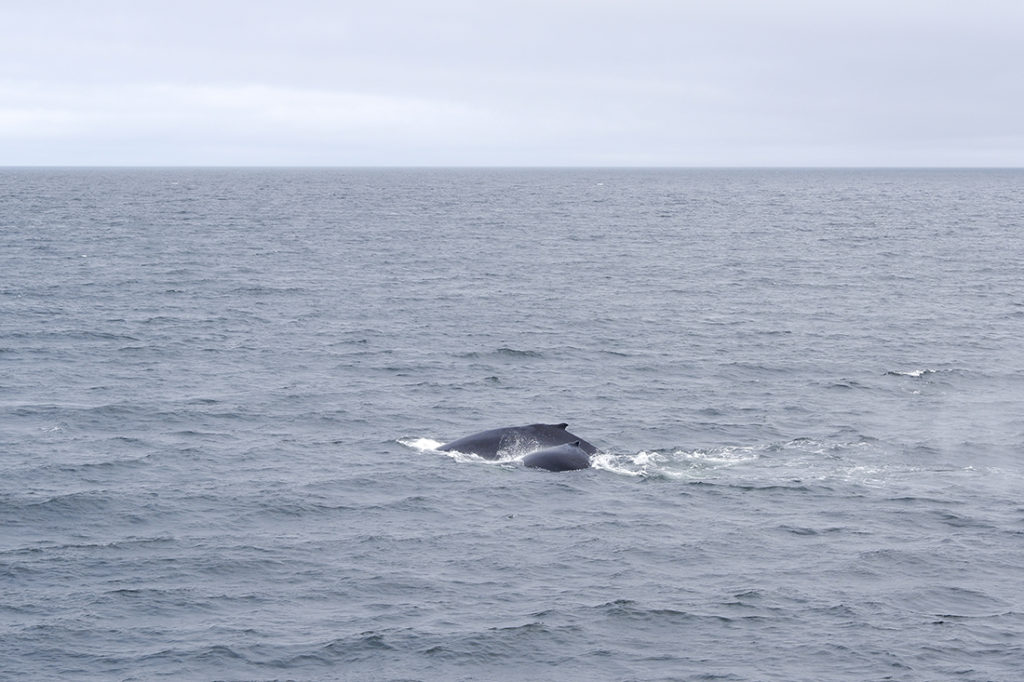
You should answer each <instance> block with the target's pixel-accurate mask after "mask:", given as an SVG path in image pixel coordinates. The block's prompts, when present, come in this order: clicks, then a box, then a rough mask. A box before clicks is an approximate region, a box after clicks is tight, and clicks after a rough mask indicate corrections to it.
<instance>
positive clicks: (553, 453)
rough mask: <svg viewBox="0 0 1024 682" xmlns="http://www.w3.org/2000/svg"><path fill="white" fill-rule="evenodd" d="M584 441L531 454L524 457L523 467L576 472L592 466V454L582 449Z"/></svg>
mask: <svg viewBox="0 0 1024 682" xmlns="http://www.w3.org/2000/svg"><path fill="white" fill-rule="evenodd" d="M581 445H582V441H575V442H573V443H566V444H564V445H556V446H555V447H553V448H544V449H543V450H538V451H537V452H531V453H530V454H528V455H527V456H526V457H523V465H524V466H528V467H533V468H535V469H547V470H548V471H575V470H577V469H586V468H587V467H589V466H590V454H591V453H589V452H587V451H586V450H584V449H583V448H582V447H581Z"/></svg>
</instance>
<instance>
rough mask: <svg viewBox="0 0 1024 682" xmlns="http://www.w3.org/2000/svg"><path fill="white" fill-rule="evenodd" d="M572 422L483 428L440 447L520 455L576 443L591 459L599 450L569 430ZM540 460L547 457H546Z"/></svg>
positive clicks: (489, 454) (488, 454)
mask: <svg viewBox="0 0 1024 682" xmlns="http://www.w3.org/2000/svg"><path fill="white" fill-rule="evenodd" d="M568 426H569V425H568V424H527V425H526V426H506V427H504V428H501V429H490V430H488V431H481V432H480V433H474V434H472V435H469V436H465V437H464V438H459V439H458V440H453V441H452V442H450V443H445V444H444V445H442V446H441V447H439V448H438V450H442V451H444V452H451V451H453V450H454V451H455V452H462V453H466V454H474V455H476V456H478V457H483V458H484V459H500V458H501V457H503V456H516V455H520V454H522V453H524V452H525V453H535V452H537V451H539V450H545V449H547V448H554V447H557V446H559V445H566V444H569V443H572V444H574V446H575V447H576V448H577V449H579V450H580V451H582V452H583V453H584V454H586V455H588V461H589V455H592V454H594V453H595V452H597V448H595V447H594V446H593V445H591V444H590V443H588V442H587V441H585V440H583V439H582V438H580V437H579V436H577V435H575V434H573V433H570V432H569V431H568V430H567V429H568ZM524 461H525V460H524ZM538 461H544V460H543V458H542V459H541V460H538ZM544 468H546V467H544ZM575 468H584V467H575ZM559 471H561V469H560V470H559Z"/></svg>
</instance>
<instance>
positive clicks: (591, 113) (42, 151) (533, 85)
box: [0, 0, 1024, 166]
mask: <svg viewBox="0 0 1024 682" xmlns="http://www.w3.org/2000/svg"><path fill="white" fill-rule="evenodd" d="M1022 72H1024V2H1022V0H960V1H958V0H946V1H944V0H928V1H917V0H852V1H847V0H835V1H829V0H817V1H811V0H806V1H797V0H789V1H787V0H763V1H756V0H719V1H712V0H708V1H707V2H696V1H688V0H676V1H674V2H672V1H659V0H621V1H620V0H543V1H533V0H516V1H506V0H475V1H468V0H467V1H462V0H433V1H427V0H423V1H414V0H408V1H405V0H366V1H362V2H354V1H351V0H339V1H335V2H329V1H326V0H324V1H317V0H274V1H273V2H264V1H262V0H244V1H243V0H238V1H236V0H224V1H218V0H202V1H194V0H173V1H172V0H160V1H156V0H131V1H121V0H88V1H76V0H68V1H64V2H60V1H56V0H0V165H332V166H333V165H337V166H352V165H355V166H364V165H386V166H390V165H431V166H437V165H441V166H447V165H473V166H476V165H488V166H493V165H515V166H522V165H527V166H552V165H553V166H563V165H572V166H594V165H598V166H808V165H810V166H1024V73H1022Z"/></svg>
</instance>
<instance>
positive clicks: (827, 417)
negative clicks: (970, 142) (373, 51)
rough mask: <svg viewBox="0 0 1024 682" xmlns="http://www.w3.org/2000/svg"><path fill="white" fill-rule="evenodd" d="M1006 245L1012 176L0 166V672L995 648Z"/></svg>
mask: <svg viewBox="0 0 1024 682" xmlns="http://www.w3.org/2000/svg"><path fill="white" fill-rule="evenodd" d="M1022 264H1024V171H1021V170H952V169H950V170H912V169H906V170H901V169H882V170H871V169H863V170H861V169H857V170H814V169H792V170H754V169H751V170H729V169H721V170H671V169H550V170H544V169H187V168H174V169H43V168H37V169H26V168H7V169H0V588H2V599H0V678H2V679H10V680H15V679H17V680H21V679H33V680H48V679H54V680H57V679H62V680H63V679H75V680H115V679H116V680H153V679H161V678H164V679H175V680H178V679H188V680H249V679H256V680H277V679H282V680H283V679H291V680H758V681H759V680H780V681H781V680H785V681H795V680H808V681H811V680H814V681H821V680H979V681H983V680H984V681H988V680H1017V679H1020V677H1021V674H1022V673H1021V670H1024V596H1022V588H1021V586H1022V585H1024V502H1022V501H1021V500H1022V497H1021V491H1022V488H1024V465H1022V454H1024V342H1022V337H1024V268H1022ZM535 422H543V423H559V422H568V423H569V429H570V430H571V431H572V432H574V433H576V434H578V435H580V436H582V437H583V438H585V439H586V440H588V441H590V442H591V443H593V444H594V445H596V446H597V447H598V449H599V452H598V454H597V455H595V457H594V466H593V467H592V468H590V469H586V470H582V471H572V472H560V473H554V472H548V471H541V470H535V469H529V468H526V467H524V466H522V463H521V462H520V461H518V460H517V459H515V458H512V459H504V460H500V461H496V462H495V461H485V460H482V459H480V458H477V457H474V456H472V455H463V454H458V453H447V452H440V451H438V450H436V448H437V447H438V446H439V445H440V444H441V443H444V442H446V441H450V440H454V439H456V438H459V437H461V436H465V435H467V434H470V433H473V432H476V431H481V430H484V429H489V428H495V427H501V426H511V425H520V424H529V423H535Z"/></svg>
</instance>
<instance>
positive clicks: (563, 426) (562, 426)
mask: <svg viewBox="0 0 1024 682" xmlns="http://www.w3.org/2000/svg"><path fill="white" fill-rule="evenodd" d="M555 426H557V427H558V428H560V429H567V428H569V425H568V424H565V423H562V424H555Z"/></svg>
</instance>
